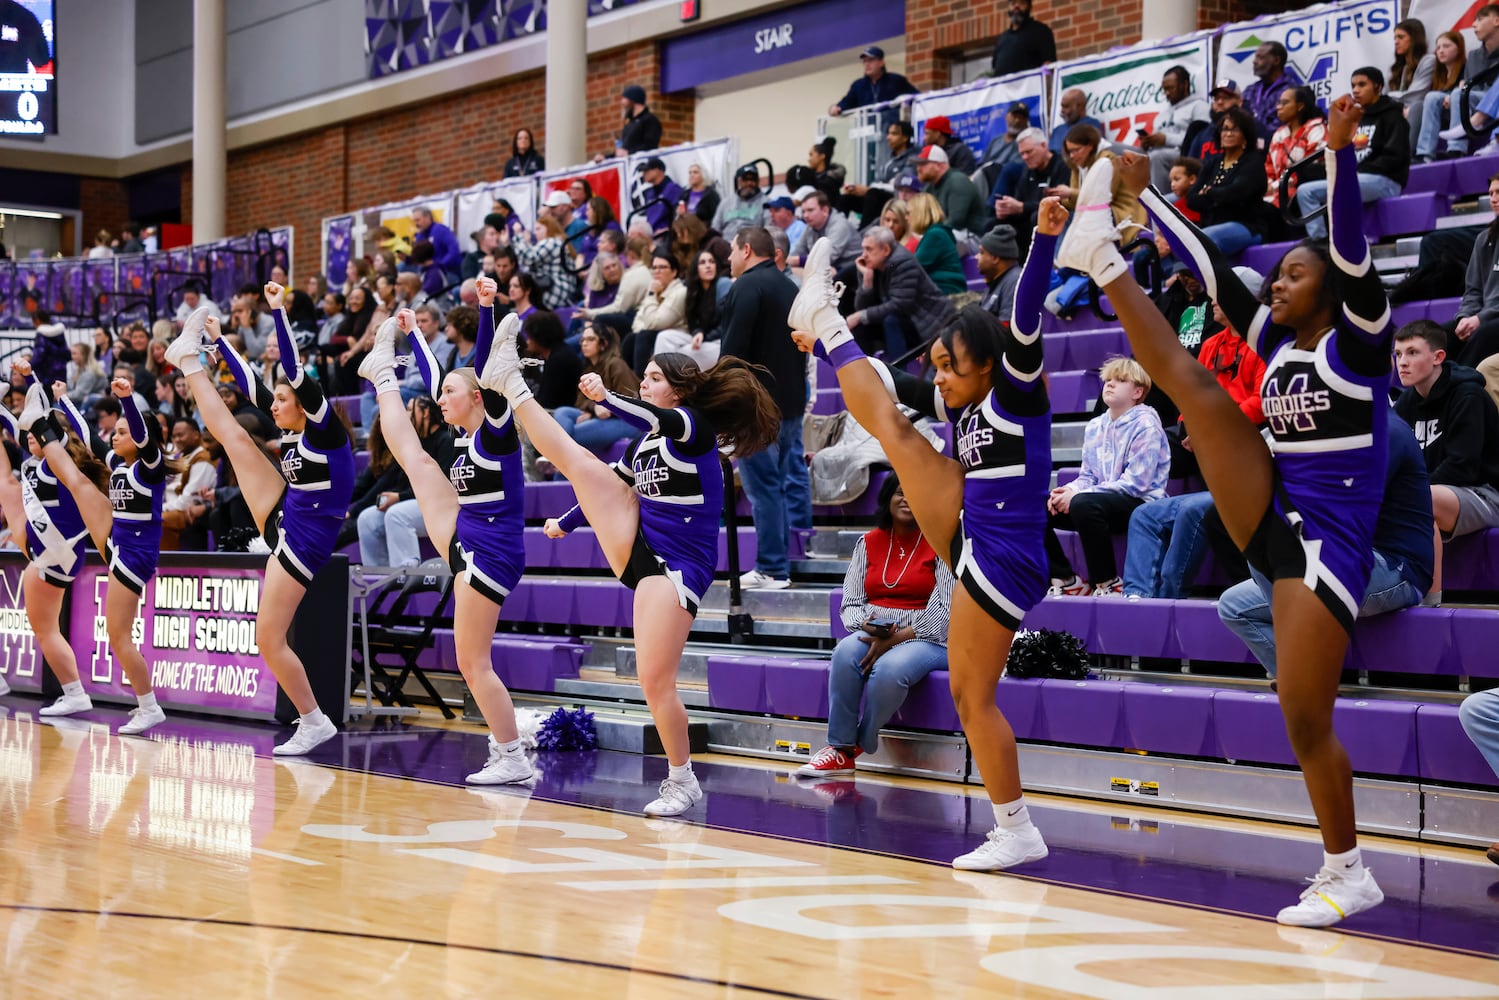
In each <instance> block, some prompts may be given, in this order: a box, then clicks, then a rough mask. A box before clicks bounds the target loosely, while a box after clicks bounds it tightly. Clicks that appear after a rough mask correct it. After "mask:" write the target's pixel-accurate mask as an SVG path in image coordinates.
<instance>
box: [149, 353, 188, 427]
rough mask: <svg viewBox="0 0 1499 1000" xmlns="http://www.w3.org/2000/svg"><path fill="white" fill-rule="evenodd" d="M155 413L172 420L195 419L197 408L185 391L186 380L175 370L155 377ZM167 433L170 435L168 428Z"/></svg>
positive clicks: (186, 390)
mask: <svg viewBox="0 0 1499 1000" xmlns="http://www.w3.org/2000/svg"><path fill="white" fill-rule="evenodd" d="M156 412H158V413H161V414H163V415H165V416H167V417H170V418H172V419H173V420H175V419H177V418H179V417H186V418H187V419H189V420H193V419H195V417H196V412H197V406H195V405H194V403H193V396H192V393H191V392H189V391H188V389H187V378H186V376H184V375H183V374H182V373H181V372H180V371H177V370H176V369H175V368H174V369H172V371H170V372H164V373H162V374H161V375H158V376H156ZM167 431H168V432H169V433H170V431H171V427H170V426H168V428H167Z"/></svg>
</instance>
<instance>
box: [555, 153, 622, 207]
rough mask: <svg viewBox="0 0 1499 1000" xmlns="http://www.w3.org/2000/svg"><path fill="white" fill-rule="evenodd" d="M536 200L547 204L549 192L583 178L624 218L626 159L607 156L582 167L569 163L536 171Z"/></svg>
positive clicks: (562, 189) (563, 189) (564, 187)
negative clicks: (556, 167) (560, 166)
mask: <svg viewBox="0 0 1499 1000" xmlns="http://www.w3.org/2000/svg"><path fill="white" fill-rule="evenodd" d="M535 176H536V186H537V203H538V204H545V203H546V196H547V195H549V194H551V193H552V192H553V191H566V190H567V189H568V186H569V185H570V184H572V182H573V181H575V180H578V179H582V180H585V181H587V182H588V186H589V187H591V188H593V193H594V194H595V195H596V196H598V197H600V198H603V199H604V200H605V201H607V202H608V203H609V207H610V208H612V209H614V215H615V218H617V219H621V220H623V219H624V217H625V213H624V212H623V211H622V209H623V208H624V197H625V160H623V159H614V160H605V161H604V162H603V163H589V164H585V165H583V166H580V167H567V168H565V169H562V170H549V171H547V172H546V173H544V174H536V175H535Z"/></svg>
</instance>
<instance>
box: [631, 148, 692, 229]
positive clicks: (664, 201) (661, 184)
mask: <svg viewBox="0 0 1499 1000" xmlns="http://www.w3.org/2000/svg"><path fill="white" fill-rule="evenodd" d="M640 179H641V180H642V181H644V182H645V188H644V190H642V191H641V192H640V200H641V202H642V203H644V202H649V201H654V200H655V199H658V198H659V199H660V201H659V202H658V203H657V204H654V205H652V206H651V207H650V208H647V209H646V210H645V217H646V220H647V221H648V222H650V224H651V229H652V230H654V231H655V232H658V233H659V232H662V231H663V230H665V229H666V227H667V226H670V225H671V220H672V219H673V218H674V217H675V216H676V212H677V202H678V201H680V200H681V199H682V188H681V186H680V185H678V184H677V182H676V181H674V180H672V179H671V177H670V175H668V174H667V172H666V163H665V161H663V160H662V159H661V157H659V156H653V157H651V158H650V159H648V160H646V161H645V162H644V163H642V164H641V165H640Z"/></svg>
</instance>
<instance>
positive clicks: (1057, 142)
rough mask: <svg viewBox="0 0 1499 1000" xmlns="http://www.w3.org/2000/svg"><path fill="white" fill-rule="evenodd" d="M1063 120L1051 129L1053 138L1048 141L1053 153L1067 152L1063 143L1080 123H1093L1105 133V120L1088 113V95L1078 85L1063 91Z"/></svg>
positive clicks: (1101, 132)
mask: <svg viewBox="0 0 1499 1000" xmlns="http://www.w3.org/2000/svg"><path fill="white" fill-rule="evenodd" d="M1060 104H1061V110H1062V120H1061V121H1059V122H1057V123H1056V124H1055V125H1054V126H1052V129H1051V139H1050V141H1049V142H1048V143H1047V145H1048V146H1050V147H1051V151H1052V152H1053V153H1065V152H1066V149H1065V148H1064V146H1063V144H1064V143H1065V142H1066V141H1067V133H1068V132H1071V131H1072V130H1073V128H1074V127H1075V126H1078V125H1092V126H1093V127H1094V128H1096V129H1098V132H1099V134H1100V135H1102V134H1103V122H1101V121H1099V120H1098V119H1097V118H1094V117H1092V116H1091V115H1089V114H1088V95H1087V94H1085V93H1083V92H1082V91H1081V90H1079V89H1078V88H1076V87H1073V88H1072V89H1070V90H1065V91H1063V92H1062V100H1061V102H1060Z"/></svg>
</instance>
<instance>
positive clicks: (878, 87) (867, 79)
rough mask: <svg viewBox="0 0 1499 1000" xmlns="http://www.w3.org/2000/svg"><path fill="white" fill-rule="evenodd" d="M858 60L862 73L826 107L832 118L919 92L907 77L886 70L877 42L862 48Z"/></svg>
mask: <svg viewBox="0 0 1499 1000" xmlns="http://www.w3.org/2000/svg"><path fill="white" fill-rule="evenodd" d="M859 60H860V61H861V62H862V63H863V64H864V75H863V76H861V77H859V78H858V79H857V80H855V81H854V82H853V84H852V85H850V86H849V88H848V93H846V94H844V95H843V98H842V99H841V100H839V101H838V103H837V104H834V105H833V106H832V107H830V108H828V114H830V115H832V116H833V117H834V118H837V117H838V116H839V115H841V114H843V113H844V112H845V111H852V110H854V109H855V108H863V107H868V106H869V105H871V104H883V103H885V102H886V101H893V100H895V99H896V98H897V97H905V96H906V95H907V94H916V93H920V91H918V90H917V89H916V88H915V87H913V86H912V85H911V81H910V80H907V79H906V78H905V77H903V76H901V75H900V74H899V73H889V72H886V71H885V50H884V49H882V48H880V47H879V46H878V45H870V46H868V47H867V48H865V49H864V51H863V52H860V53H859Z"/></svg>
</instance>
